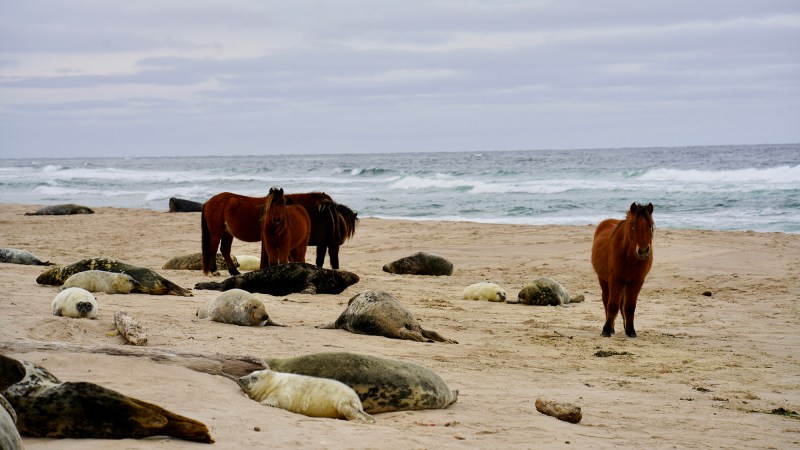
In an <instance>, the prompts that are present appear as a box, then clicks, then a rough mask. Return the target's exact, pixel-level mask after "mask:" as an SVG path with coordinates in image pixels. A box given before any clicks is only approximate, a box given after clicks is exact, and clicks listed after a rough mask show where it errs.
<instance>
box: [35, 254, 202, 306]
mask: <svg viewBox="0 0 800 450" xmlns="http://www.w3.org/2000/svg"><path fill="white" fill-rule="evenodd" d="M87 270H105V271H106V272H121V273H126V274H128V275H130V276H131V277H133V279H134V280H136V281H138V282H139V284H140V285H141V286H137V287H136V289H134V290H133V291H132V292H138V293H141V294H151V295H182V296H184V297H191V296H192V291H190V290H188V289H184V288H182V287H180V286H178V285H177V284H175V283H173V282H171V281H169V280H167V279H166V278H164V277H162V276H161V275H159V274H158V273H157V272H156V271H154V270H150V269H148V268H145V267H138V266H133V265H130V264H128V263H124V262H122V261H117V260H115V259H109V258H91V259H83V260H80V261H78V262H76V263H72V264H68V265H65V266H58V267H53V268H52V269H49V270H47V271H45V272H43V273H42V274H41V275H39V276H38V277H37V278H36V282H37V283H39V284H45V285H49V286H61V285H62V284H64V282H65V281H67V278H69V277H71V276H72V275H75V274H76V273H78V272H84V271H87Z"/></svg>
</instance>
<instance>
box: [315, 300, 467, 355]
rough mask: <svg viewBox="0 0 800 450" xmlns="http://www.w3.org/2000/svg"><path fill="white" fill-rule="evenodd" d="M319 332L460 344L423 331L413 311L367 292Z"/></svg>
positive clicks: (398, 303) (321, 326)
mask: <svg viewBox="0 0 800 450" xmlns="http://www.w3.org/2000/svg"><path fill="white" fill-rule="evenodd" d="M317 328H324V329H341V330H347V331H349V332H351V333H357V334H371V335H375V336H385V337H388V338H392V339H408V340H411V341H418V342H434V341H438V342H445V343H448V344H458V342H456V341H454V340H452V339H447V338H444V337H442V336H441V335H440V334H439V333H437V332H435V331H430V330H425V329H423V328H422V327H421V326H420V324H419V322H418V321H417V319H416V318H415V317H414V315H413V314H411V312H410V311H409V310H407V309H406V308H405V307H404V306H403V305H401V304H400V302H399V301H397V299H396V298H394V296H393V295H392V294H390V293H388V292H385V291H364V292H362V293H360V294H358V295H356V296H355V297H353V298H351V299H350V301H348V302H347V308H345V310H344V311H343V312H342V314H341V315H340V316H339V318H337V319H336V321H335V322H333V323H331V324H328V325H319V326H317Z"/></svg>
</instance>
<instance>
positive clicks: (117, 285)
mask: <svg viewBox="0 0 800 450" xmlns="http://www.w3.org/2000/svg"><path fill="white" fill-rule="evenodd" d="M71 287H79V288H83V289H86V290H87V291H89V292H105V293H106V294H130V293H131V292H132V291H135V290H137V289H141V288H142V284H141V283H139V282H138V281H136V280H135V279H133V277H132V276H130V275H128V274H126V273H118V272H106V271H105V270H86V271H84V272H78V273H76V274H75V275H72V276H70V277H69V278H67V281H65V282H64V284H63V285H61V288H60V289H59V290H62V291H63V290H64V289H67V288H71Z"/></svg>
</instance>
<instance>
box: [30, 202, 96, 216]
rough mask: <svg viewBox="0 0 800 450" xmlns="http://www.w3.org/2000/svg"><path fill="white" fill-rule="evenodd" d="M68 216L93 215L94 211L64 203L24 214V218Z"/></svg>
mask: <svg viewBox="0 0 800 450" xmlns="http://www.w3.org/2000/svg"><path fill="white" fill-rule="evenodd" d="M70 214H94V211H92V209H91V208H87V207H86V206H81V205H76V204H74V203H66V204H63V205H50V206H45V207H42V208H39V209H37V210H36V212H32V213H25V215H26V216H67V215H70Z"/></svg>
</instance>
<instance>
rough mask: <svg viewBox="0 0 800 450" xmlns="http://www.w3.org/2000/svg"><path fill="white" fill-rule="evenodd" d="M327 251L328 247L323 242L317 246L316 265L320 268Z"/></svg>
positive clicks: (323, 263)
mask: <svg viewBox="0 0 800 450" xmlns="http://www.w3.org/2000/svg"><path fill="white" fill-rule="evenodd" d="M327 251H328V247H327V246H326V245H325V244H320V245H318V246H317V267H319V268H322V266H324V265H325V252H327Z"/></svg>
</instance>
